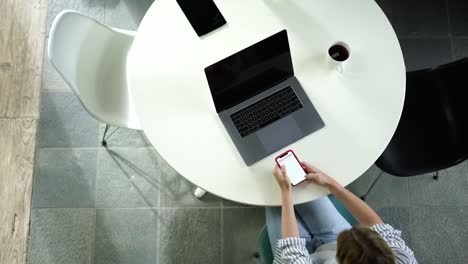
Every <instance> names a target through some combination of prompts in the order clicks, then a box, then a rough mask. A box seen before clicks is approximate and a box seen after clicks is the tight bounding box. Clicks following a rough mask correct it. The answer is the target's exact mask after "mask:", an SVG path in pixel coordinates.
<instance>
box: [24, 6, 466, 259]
mask: <svg viewBox="0 0 468 264" xmlns="http://www.w3.org/2000/svg"><path fill="white" fill-rule="evenodd" d="M151 3H152V1H151V0H139V1H136V0H73V1H66V0H49V12H48V14H49V17H48V25H49V26H50V23H51V21H52V20H53V17H54V15H56V14H57V13H58V12H59V11H60V10H62V9H68V8H69V9H74V10H78V11H81V12H84V13H86V14H88V15H90V16H92V17H94V18H95V19H97V20H99V21H102V22H105V23H106V24H109V25H111V26H116V27H122V28H127V29H136V28H137V25H138V24H139V22H140V20H141V18H142V17H143V15H144V13H145V12H146V10H147V8H148V7H149V6H150V5H151ZM379 4H380V5H381V7H382V8H383V9H384V11H385V12H386V14H387V15H388V17H389V19H390V20H391V22H392V24H393V25H394V27H395V30H396V32H397V33H398V36H399V38H400V41H401V45H402V48H403V52H404V55H405V61H406V64H407V69H408V70H413V69H419V68H424V67H431V66H434V65H438V64H440V63H444V62H447V61H451V60H453V59H456V58H460V57H463V56H468V16H466V13H468V4H466V3H465V1H463V0H458V1H457V0H429V1H427V0H426V1H423V0H413V1H404V0H379ZM449 18H450V19H449ZM102 133H103V124H100V123H99V122H97V121H96V120H94V119H93V118H92V117H90V116H89V115H88V114H87V112H86V111H85V110H84V109H83V108H82V107H81V105H80V103H79V101H78V100H77V99H76V97H75V96H74V94H73V93H72V92H71V91H70V89H69V88H68V87H67V86H66V84H65V83H64V82H63V81H62V79H61V78H60V77H59V76H58V75H57V74H56V73H55V71H54V70H53V69H52V68H51V66H50V64H49V63H48V62H47V61H45V62H44V74H43V87H42V103H41V120H40V129H39V137H38V144H39V145H38V146H39V149H38V151H37V163H36V170H35V171H36V174H35V182H34V187H33V211H32V226H31V240H30V247H29V258H28V259H29V263H31V264H36V263H37V264H39V263H48V264H50V263H96V264H100V263H160V264H163V263H164V264H165V263H224V264H229V263H257V262H256V260H255V259H254V258H253V257H252V255H253V253H254V252H255V251H256V237H257V233H258V231H259V230H260V228H261V227H262V226H263V225H264V222H265V220H264V209H263V208H256V207H250V206H243V205H239V204H236V203H233V202H229V201H225V200H222V199H220V198H217V197H215V196H213V195H207V196H205V197H204V198H203V199H201V200H198V199H196V198H195V197H194V196H193V195H192V193H191V192H192V191H193V189H194V186H193V185H192V184H191V183H189V182H187V181H186V180H185V179H184V178H183V177H182V176H181V175H178V174H177V173H176V172H175V171H174V170H173V169H172V168H171V167H170V166H169V165H168V164H167V163H166V162H165V161H164V160H163V158H162V157H161V156H159V154H158V152H157V151H156V150H154V149H153V148H151V146H150V144H149V143H148V141H147V140H146V139H145V137H144V135H143V134H142V133H139V132H135V131H129V130H124V129H121V130H119V131H118V132H116V133H115V134H114V135H113V136H112V138H111V139H110V140H109V146H110V149H109V150H106V149H104V148H102V147H101V146H100V145H99V139H100V137H101V135H102ZM380 173H382V172H381V171H380V170H379V169H378V168H376V167H375V166H373V167H371V168H370V169H369V170H368V171H367V172H366V173H365V174H364V175H363V176H362V177H361V178H359V179H358V180H356V181H355V182H354V183H353V184H351V185H350V186H349V188H350V189H351V190H352V191H354V192H355V193H358V194H362V193H363V192H364V191H365V190H366V188H367V187H368V186H369V183H370V180H371V179H374V178H375V177H377V176H378V175H379V174H380ZM368 202H369V204H370V205H371V206H372V207H374V208H375V209H376V210H377V211H378V213H379V214H380V215H381V216H382V217H383V218H384V219H385V220H386V221H387V222H389V223H391V224H393V225H395V226H396V227H397V228H399V229H401V230H403V236H404V238H405V240H406V241H407V242H408V244H409V245H410V246H411V247H412V248H413V249H414V250H415V253H416V256H417V258H418V260H419V261H420V263H466V259H468V255H467V253H466V250H464V249H466V245H468V231H466V230H468V229H467V228H466V227H467V225H468V220H467V219H468V163H463V164H460V165H458V166H455V167H453V168H450V169H448V170H445V171H442V172H441V175H440V180H439V181H437V182H436V181H433V180H432V178H431V177H430V176H417V177H412V178H397V177H392V176H389V175H383V176H382V178H381V180H380V181H379V182H378V183H377V185H376V186H375V188H374V190H373V191H372V192H371V194H370V195H369V197H368Z"/></svg>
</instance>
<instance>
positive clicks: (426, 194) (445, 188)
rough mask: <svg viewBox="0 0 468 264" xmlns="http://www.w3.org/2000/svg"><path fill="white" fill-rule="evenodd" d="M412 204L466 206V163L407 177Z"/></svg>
mask: <svg viewBox="0 0 468 264" xmlns="http://www.w3.org/2000/svg"><path fill="white" fill-rule="evenodd" d="M409 183H410V198H411V203H412V205H441V206H468V163H467V162H464V163H461V164H458V165H457V166H454V167H452V168H449V169H446V170H443V171H440V172H439V180H437V181H434V180H433V179H432V177H431V176H430V175H423V176H415V177H410V178H409Z"/></svg>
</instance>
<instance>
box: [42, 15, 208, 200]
mask: <svg viewBox="0 0 468 264" xmlns="http://www.w3.org/2000/svg"><path fill="white" fill-rule="evenodd" d="M134 36H135V32H134V31H128V30H122V29H117V28H111V27H108V26H105V25H103V24H101V23H99V22H98V21H96V20H94V19H92V18H89V17H88V16H86V15H83V14H80V13H78V12H74V11H69V10H66V11H62V12H60V13H59V14H58V15H57V17H56V18H55V19H54V22H53V23H52V27H51V29H50V35H49V43H48V47H47V48H48V49H47V51H48V54H49V60H50V63H51V64H52V66H53V67H54V68H55V69H56V70H57V72H58V73H59V74H60V75H61V76H62V78H63V79H64V80H65V81H66V83H67V84H68V85H69V86H70V88H71V89H72V91H73V92H74V93H75V95H76V96H77V97H78V99H79V100H80V102H81V104H82V105H83V107H84V108H85V109H86V110H87V111H88V113H89V114H91V115H92V116H93V117H94V118H96V119H97V120H99V121H101V122H103V123H105V124H106V128H105V130H104V135H103V138H102V145H103V146H105V147H107V141H106V134H107V131H108V130H109V128H110V126H111V125H112V126H115V127H117V129H118V128H119V127H124V128H130V129H136V130H141V126H140V122H139V120H138V116H137V114H136V112H135V108H134V105H133V101H132V94H131V90H130V89H129V88H128V86H127V74H126V61H127V55H128V52H129V50H130V48H131V46H132V42H133V38H134ZM114 132H115V130H114ZM112 134H113V133H112ZM112 134H111V135H112ZM111 135H110V136H111ZM204 193H205V191H203V190H202V189H200V188H197V189H196V190H195V195H196V196H197V197H201V196H203V195H204Z"/></svg>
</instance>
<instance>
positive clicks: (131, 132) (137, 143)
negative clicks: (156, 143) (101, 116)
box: [98, 123, 151, 148]
mask: <svg viewBox="0 0 468 264" xmlns="http://www.w3.org/2000/svg"><path fill="white" fill-rule="evenodd" d="M105 128H106V125H105V124H103V123H101V124H100V126H99V137H98V144H101V142H102V136H103V135H104V130H105ZM114 131H115V133H113V132H114ZM109 136H110V137H109ZM106 137H107V138H108V139H107V145H108V146H109V147H111V148H113V147H151V143H150V142H149V141H148V139H147V138H146V136H145V133H144V132H143V131H141V130H135V129H126V128H119V129H117V130H116V127H113V126H111V127H110V128H109V130H108V131H107V135H106Z"/></svg>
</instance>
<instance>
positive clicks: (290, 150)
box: [275, 149, 306, 186]
mask: <svg viewBox="0 0 468 264" xmlns="http://www.w3.org/2000/svg"><path fill="white" fill-rule="evenodd" d="M288 152H291V153H292V154H293V155H294V157H295V158H296V160H297V162H299V164H300V165H301V168H302V170H304V166H302V163H301V161H300V160H299V159H298V158H297V156H296V153H294V151H293V150H292V149H288V150H286V151H285V152H283V153H281V154H279V155H278V156H277V157H276V158H275V162H276V165H277V166H278V168H281V165H280V164H279V163H278V159H279V158H282V157H283V156H284V155H286V154H288ZM304 173H306V172H305V171H304ZM305 180H306V179H304V180H302V181H300V182H298V183H297V184H292V183H291V185H292V186H296V185H298V184H299V183H301V182H303V181H305Z"/></svg>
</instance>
